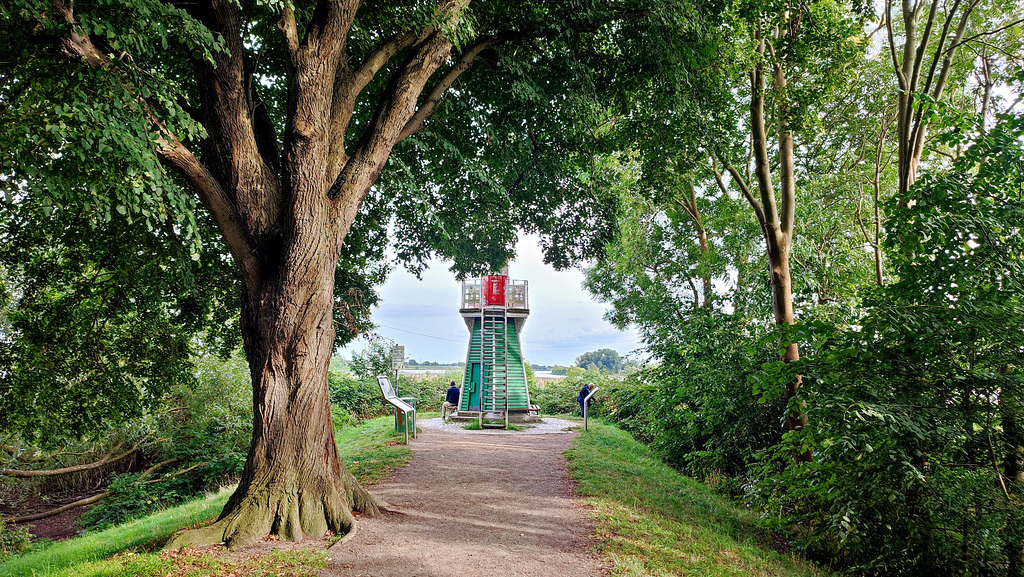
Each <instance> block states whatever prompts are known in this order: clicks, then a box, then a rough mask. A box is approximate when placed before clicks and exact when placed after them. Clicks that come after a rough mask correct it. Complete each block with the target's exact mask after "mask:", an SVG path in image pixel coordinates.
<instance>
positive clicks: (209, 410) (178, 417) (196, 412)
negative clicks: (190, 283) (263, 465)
mask: <svg viewBox="0 0 1024 577" xmlns="http://www.w3.org/2000/svg"><path fill="white" fill-rule="evenodd" d="M134 426H135V430H136V431H139V432H140V433H141V434H142V435H144V436H145V437H144V438H145V449H144V452H143V462H145V463H148V465H147V466H152V465H155V464H158V463H162V462H164V461H171V460H173V461H171V462H168V463H166V464H165V465H163V466H161V467H159V468H156V469H154V470H153V471H151V472H150V473H149V475H148V476H147V477H146V479H144V480H143V481H144V483H141V482H139V481H140V479H139V477H140V472H129V473H123V474H120V475H116V476H114V477H113V478H112V479H111V480H110V481H109V484H108V485H107V490H108V491H110V496H109V497H107V498H106V499H104V500H103V501H101V502H100V503H99V504H98V505H96V506H95V507H93V508H92V509H90V510H89V511H87V512H86V513H85V514H84V515H83V516H82V517H81V518H80V519H79V521H78V524H79V525H80V526H82V527H85V528H88V529H94V528H106V527H110V526H112V525H116V524H119V523H122V522H124V521H127V520H129V519H135V518H138V517H140V516H143V515H145V514H148V513H151V512H153V511H155V510H158V509H162V508H166V507H169V506H172V505H177V504H179V503H182V502H184V501H186V500H188V499H190V498H191V497H193V496H195V495H198V494H201V493H203V492H206V491H212V490H215V489H217V488H218V487H220V486H222V485H226V484H230V483H232V482H234V480H236V479H237V478H238V477H239V476H240V475H241V473H242V467H243V466H244V465H245V457H246V454H247V452H248V448H249V440H250V437H251V436H252V392H251V386H250V382H249V369H248V366H247V364H246V362H245V359H244V358H243V356H242V354H241V352H240V351H239V352H236V353H235V354H234V355H232V356H231V357H229V358H227V359H222V358H219V357H217V356H215V355H212V354H210V355H207V356H204V357H202V358H200V359H198V360H197V361H196V380H195V382H194V383H193V384H192V385H191V386H187V387H186V386H182V387H176V388H174V389H172V390H171V392H170V393H169V394H168V395H167V396H166V397H165V398H164V402H163V403H162V407H161V408H160V409H159V410H158V411H155V412H154V413H152V414H150V415H148V416H146V417H144V418H143V419H142V420H141V421H140V422H138V423H135V424H134Z"/></svg>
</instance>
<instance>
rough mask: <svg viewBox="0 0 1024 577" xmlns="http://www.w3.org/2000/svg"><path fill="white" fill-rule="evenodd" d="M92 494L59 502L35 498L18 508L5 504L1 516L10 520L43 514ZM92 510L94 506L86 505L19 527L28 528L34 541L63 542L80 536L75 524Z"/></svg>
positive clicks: (82, 494)
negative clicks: (11, 518) (22, 516)
mask: <svg viewBox="0 0 1024 577" xmlns="http://www.w3.org/2000/svg"><path fill="white" fill-rule="evenodd" d="M93 494H95V492H92V493H76V494H73V495H69V496H63V497H62V498H61V499H60V500H59V502H56V503H55V502H51V501H44V500H42V499H39V498H33V499H31V500H29V501H27V502H22V503H19V504H18V506H17V507H10V506H7V505H5V504H0V516H2V517H4V518H5V519H8V518H10V517H16V516H18V515H30V514H34V513H42V512H43V511H47V510H50V509H56V508H57V507H59V506H61V505H63V504H64V503H70V502H72V501H77V500H78V499H84V498H86V497H89V496H91V495H93ZM90 508H92V505H86V506H84V507H78V508H77V509H71V510H70V511H64V512H63V513H60V514H59V515H54V516H53V517H47V518H45V519H40V520H38V521H31V522H29V523H21V524H19V525H18V526H19V527H27V528H28V530H29V532H30V533H32V538H33V540H38V539H52V540H54V541H62V540H64V539H70V538H71V537H75V536H77V535H78V532H79V531H80V530H81V528H80V527H79V526H78V525H76V524H75V522H76V521H78V518H79V517H81V516H82V515H83V514H84V513H85V512H86V511H88V510H89V509H90Z"/></svg>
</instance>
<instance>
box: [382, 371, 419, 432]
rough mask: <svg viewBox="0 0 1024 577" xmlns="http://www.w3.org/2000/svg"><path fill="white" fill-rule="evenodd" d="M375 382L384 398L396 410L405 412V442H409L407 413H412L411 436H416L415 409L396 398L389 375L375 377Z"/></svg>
mask: <svg viewBox="0 0 1024 577" xmlns="http://www.w3.org/2000/svg"><path fill="white" fill-rule="evenodd" d="M377 384H378V385H380V392H381V394H382V395H384V400H385V401H386V402H388V403H391V404H392V405H393V406H394V407H395V409H396V410H398V411H402V413H404V414H405V419H404V420H405V443H406V444H409V423H410V420H409V415H410V413H411V414H412V421H411V422H412V423H414V424H413V426H412V437H413V438H414V439H415V438H416V425H415V422H416V409H415V408H414V407H413V406H412V405H410V404H409V403H407V402H405V401H403V400H402V399H399V398H398V395H396V394H395V387H393V386H391V378H390V377H377Z"/></svg>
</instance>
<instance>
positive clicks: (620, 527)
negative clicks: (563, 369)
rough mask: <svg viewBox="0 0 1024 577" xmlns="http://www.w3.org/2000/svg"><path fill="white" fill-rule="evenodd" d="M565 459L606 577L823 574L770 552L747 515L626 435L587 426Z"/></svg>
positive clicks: (797, 576) (789, 556) (595, 424)
mask: <svg viewBox="0 0 1024 577" xmlns="http://www.w3.org/2000/svg"><path fill="white" fill-rule="evenodd" d="M566 456H567V457H568V459H569V469H570V471H571V475H572V476H573V478H574V479H575V480H576V482H577V483H578V490H579V492H580V493H581V494H582V495H583V496H584V497H585V502H586V503H587V504H588V505H589V506H591V507H592V511H591V516H592V517H593V519H594V520H595V523H596V526H595V534H596V537H597V539H598V540H599V541H600V543H601V544H600V545H599V549H600V553H601V555H602V557H603V560H604V562H605V563H606V564H607V565H609V566H612V567H613V569H612V575H638V576H639V575H643V576H657V575H700V576H725V575H734V576H761V575H765V576H767V575H780V576H781V575H785V576H786V577H803V576H812V575H823V574H824V573H823V572H822V571H820V570H819V569H817V568H816V567H814V566H813V565H811V564H810V563H807V562H804V561H801V560H799V559H797V558H796V556H795V555H792V554H784V553H779V552H777V551H774V550H772V548H771V544H772V539H771V535H770V534H768V533H766V532H764V531H762V530H760V529H758V527H757V526H756V520H755V518H754V516H753V514H752V513H750V512H748V511H745V510H743V509H740V508H738V507H735V506H734V505H732V504H730V503H729V502H728V501H727V500H726V499H724V498H723V497H721V496H720V495H717V494H715V493H714V492H713V491H712V490H711V489H709V488H707V487H706V486H705V485H703V484H701V483H699V482H697V481H694V480H693V479H690V478H689V477H685V476H683V475H680V474H679V473H678V472H676V471H675V470H673V469H672V468H670V467H668V466H667V465H665V464H664V463H663V462H662V461H661V460H660V459H659V458H658V457H657V456H656V455H654V454H653V453H652V452H651V450H650V449H649V448H647V447H646V446H644V445H642V444H641V443H638V442H637V441H635V440H634V439H633V438H632V437H630V436H629V434H628V433H625V432H623V431H621V430H619V429H617V428H614V427H611V426H609V425H605V424H602V423H598V422H595V421H591V422H590V430H589V431H588V432H586V433H584V432H583V431H580V434H579V435H577V437H576V440H575V442H574V443H573V447H572V448H571V449H570V450H569V451H567V452H566Z"/></svg>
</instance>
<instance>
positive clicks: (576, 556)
mask: <svg viewBox="0 0 1024 577" xmlns="http://www.w3.org/2000/svg"><path fill="white" fill-rule="evenodd" d="M434 421H436V422H434ZM571 424H572V423H569V422H567V421H557V420H554V419H545V423H544V424H543V425H541V426H539V427H537V428H536V429H527V430H523V431H500V432H498V431H463V430H462V429H461V428H457V427H454V428H453V427H452V426H451V425H449V426H446V427H441V426H440V420H439V419H432V420H424V421H421V422H420V428H421V429H422V430H423V432H422V433H421V434H420V436H419V438H418V439H414V440H412V441H411V442H410V445H411V447H412V449H413V458H412V461H411V462H410V464H409V465H407V466H405V467H402V468H401V469H399V470H397V471H396V472H395V474H394V475H392V476H391V478H390V479H388V480H387V481H385V482H383V483H381V484H379V485H376V486H375V487H373V488H371V492H372V493H374V494H375V495H377V496H379V497H381V498H383V499H384V500H385V501H387V502H388V504H389V505H391V507H392V509H394V510H395V511H396V512H395V513H386V514H384V515H381V516H379V517H372V518H366V517H364V518H362V519H361V520H360V521H359V525H358V530H357V532H356V535H355V536H354V537H353V538H352V539H351V540H349V541H346V542H344V543H339V544H338V545H335V546H334V547H332V548H331V549H330V556H331V561H330V564H329V565H328V567H327V568H326V569H325V570H324V571H323V572H322V573H321V575H322V576H324V577H336V576H346V577H355V576H364V575H367V576H373V577H386V576H396V577H397V576H402V577H427V576H438V577H441V576H444V577H448V576H459V577H473V576H477V575H480V576H484V575H486V576H487V577H502V576H511V575H548V576H553V577H558V576H572V577H580V576H586V575H594V576H597V575H601V574H602V572H601V570H600V568H599V567H598V565H597V561H596V559H595V558H594V557H593V555H592V554H591V553H590V551H589V549H590V548H591V545H592V541H591V539H590V538H589V534H590V529H591V528H590V525H589V523H588V522H587V520H586V518H585V515H584V512H583V510H582V509H581V507H580V506H579V505H578V504H577V503H576V501H574V499H573V493H572V483H571V482H570V481H569V480H568V479H567V474H566V473H567V472H566V462H565V458H564V457H563V456H562V452H563V451H565V450H566V449H567V448H569V445H570V444H571V442H572V437H573V434H572V433H569V432H568V431H565V430H564V428H565V427H566V426H569V425H571ZM542 433H548V434H542Z"/></svg>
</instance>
